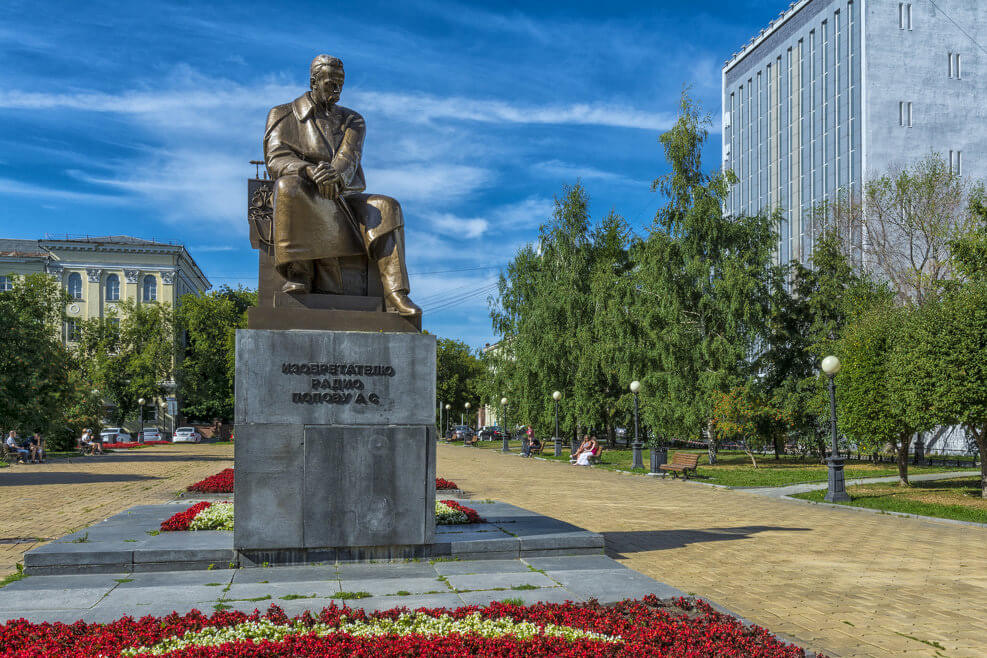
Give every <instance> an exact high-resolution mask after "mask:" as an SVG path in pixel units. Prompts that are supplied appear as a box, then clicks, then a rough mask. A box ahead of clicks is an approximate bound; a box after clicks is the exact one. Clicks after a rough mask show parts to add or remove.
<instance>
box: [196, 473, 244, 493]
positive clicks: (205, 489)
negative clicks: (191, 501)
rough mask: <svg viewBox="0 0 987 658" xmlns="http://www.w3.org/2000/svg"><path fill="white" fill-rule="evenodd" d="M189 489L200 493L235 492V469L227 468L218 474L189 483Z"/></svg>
mask: <svg viewBox="0 0 987 658" xmlns="http://www.w3.org/2000/svg"><path fill="white" fill-rule="evenodd" d="M188 490H189V491H197V492H199V493H233V469H232V468H226V469H223V470H222V471H220V472H219V473H216V475H210V476H209V477H207V478H206V479H205V480H200V481H198V482H196V483H195V484H191V485H189V487H188Z"/></svg>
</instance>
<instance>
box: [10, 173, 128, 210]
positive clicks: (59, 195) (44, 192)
mask: <svg viewBox="0 0 987 658" xmlns="http://www.w3.org/2000/svg"><path fill="white" fill-rule="evenodd" d="M0 194H5V195H9V196H24V197H36V198H40V199H51V200H61V201H71V202H73V203H92V204H98V205H108V206H122V205H127V204H130V203H133V201H134V200H133V199H129V198H126V197H123V196H119V195H111V194H92V193H89V192H73V191H72V190H65V189H61V188H57V187H47V186H44V185H34V184H31V183H25V182H23V181H18V180H14V179H12V178H0Z"/></svg>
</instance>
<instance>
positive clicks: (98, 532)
mask: <svg viewBox="0 0 987 658" xmlns="http://www.w3.org/2000/svg"><path fill="white" fill-rule="evenodd" d="M439 497H440V498H441V496H439ZM195 500H196V499H186V500H182V501H181V502H180V503H177V504H176V503H168V504H164V505H141V506H138V507H132V508H131V509H129V510H127V511H126V512H121V513H120V514H117V515H116V516H112V517H110V518H109V519H107V520H105V521H102V522H101V523H97V524H96V525H93V526H90V527H89V528H86V529H85V530H81V531H79V532H75V533H72V534H70V535H66V536H65V537H61V538H59V539H57V540H55V541H53V542H51V543H49V544H46V545H44V546H41V547H38V548H36V549H33V550H31V551H28V552H27V553H25V554H24V569H25V571H26V572H27V573H28V574H30V575H53V574H75V573H120V572H149V571H180V570H196V569H235V568H240V567H263V566H274V565H275V564H276V565H278V566H282V565H296V564H318V563H321V564H335V563H347V562H370V561H375V562H376V561H388V560H402V561H404V560H408V559H432V558H450V559H457V560H494V559H500V560H502V559H518V558H528V557H553V556H565V555H591V554H602V553H603V547H604V543H603V536H602V535H600V534H598V533H594V532H589V531H586V530H583V529H582V528H577V527H576V526H573V525H570V524H568V523H564V522H562V521H558V520H556V519H552V518H549V517H546V516H541V515H540V514H536V513H534V512H530V511H528V510H524V509H521V508H519V507H514V506H513V505H508V504H506V503H499V502H477V501H470V502H469V506H470V507H472V508H474V509H475V510H476V511H477V512H478V513H479V514H480V516H481V517H483V518H484V519H486V521H487V522H486V523H477V524H470V525H455V526H449V525H446V526H442V525H440V526H437V527H436V536H435V542H434V543H432V544H429V545H427V546H415V547H411V546H409V547H390V553H389V554H386V555H385V554H383V553H381V551H380V549H374V550H370V551H366V552H361V550H360V549H354V548H348V549H340V550H338V551H336V552H330V551H320V552H318V554H315V553H312V554H303V553H298V554H297V555H294V556H290V557H291V559H284V557H285V556H284V554H283V553H281V554H280V555H281V557H280V559H279V560H278V561H277V562H272V561H270V560H267V559H264V556H263V555H261V554H259V553H255V552H251V553H250V554H244V553H241V552H239V551H236V550H235V549H234V548H233V533H232V532H221V531H202V532H160V533H159V532H157V531H158V529H159V528H160V526H161V522H162V521H164V520H165V519H167V518H168V517H170V516H171V515H173V514H175V513H176V512H179V511H181V510H183V509H185V508H186V507H188V506H190V505H191V504H192V503H194V502H195ZM213 500H215V498H213ZM403 549H407V550H403Z"/></svg>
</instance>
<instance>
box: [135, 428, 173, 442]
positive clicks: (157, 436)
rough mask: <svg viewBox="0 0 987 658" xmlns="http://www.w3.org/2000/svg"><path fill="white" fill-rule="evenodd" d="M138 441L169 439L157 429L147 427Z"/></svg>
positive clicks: (138, 436) (138, 437)
mask: <svg viewBox="0 0 987 658" xmlns="http://www.w3.org/2000/svg"><path fill="white" fill-rule="evenodd" d="M137 440H138V441H166V440H167V438H166V437H165V435H164V432H162V431H161V430H160V429H158V428H157V427H145V428H144V429H143V431H141V433H140V434H138V435H137Z"/></svg>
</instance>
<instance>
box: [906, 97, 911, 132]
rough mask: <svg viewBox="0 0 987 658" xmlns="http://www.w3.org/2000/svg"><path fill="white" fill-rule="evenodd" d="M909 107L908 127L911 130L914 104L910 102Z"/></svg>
mask: <svg viewBox="0 0 987 658" xmlns="http://www.w3.org/2000/svg"><path fill="white" fill-rule="evenodd" d="M907 105H908V107H907V110H908V127H909V128H911V127H912V104H911V102H909V103H908V104H907Z"/></svg>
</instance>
